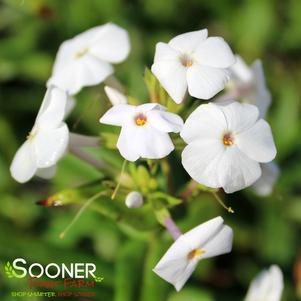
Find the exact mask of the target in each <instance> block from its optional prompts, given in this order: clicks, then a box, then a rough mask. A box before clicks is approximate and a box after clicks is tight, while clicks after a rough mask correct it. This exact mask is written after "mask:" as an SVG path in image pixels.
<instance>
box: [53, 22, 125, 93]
mask: <svg viewBox="0 0 301 301" xmlns="http://www.w3.org/2000/svg"><path fill="white" fill-rule="evenodd" d="M129 50H130V43H129V37H128V34H127V32H126V31H125V30H124V29H122V28H121V27H119V26H117V25H115V24H112V23H108V24H105V25H102V26H97V27H94V28H91V29H89V30H87V31H85V32H83V33H81V34H79V35H77V36H76V37H74V38H73V39H71V40H68V41H65V42H64V43H63V44H62V45H61V46H60V48H59V51H58V53H57V57H56V61H55V64H54V67H53V73H52V76H51V78H50V79H49V81H48V83H47V84H48V85H55V86H57V87H59V88H61V89H63V90H65V91H67V92H68V93H70V94H72V95H73V94H76V93H77V92H79V91H80V90H81V88H82V87H85V86H93V85H96V84H99V83H101V82H102V81H103V80H105V79H106V78H107V77H108V76H109V75H111V74H112V73H113V71H114V69H113V67H112V65H111V64H112V63H113V64H116V63H120V62H122V61H123V60H124V59H125V58H126V57H127V56H128V54H129Z"/></svg>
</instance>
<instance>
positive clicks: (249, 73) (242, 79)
mask: <svg viewBox="0 0 301 301" xmlns="http://www.w3.org/2000/svg"><path fill="white" fill-rule="evenodd" d="M230 75H231V80H230V82H229V86H228V88H229V90H230V91H231V90H232V91H234V92H235V93H236V95H237V97H238V99H239V100H240V101H242V102H244V103H249V104H253V105H255V106H257V107H258V109H259V112H260V117H262V118H264V117H265V115H266V112H267V110H268V108H269V106H270V104H271V93H270V91H269V90H268V88H267V86H266V82H265V76H264V71H263V67H262V63H261V61H260V60H256V61H255V62H254V63H253V64H252V65H251V66H250V67H249V66H248V65H247V64H246V63H245V62H244V61H243V59H242V58H241V57H240V56H238V55H237V56H236V63H235V64H234V65H233V66H232V67H231V68H230Z"/></svg>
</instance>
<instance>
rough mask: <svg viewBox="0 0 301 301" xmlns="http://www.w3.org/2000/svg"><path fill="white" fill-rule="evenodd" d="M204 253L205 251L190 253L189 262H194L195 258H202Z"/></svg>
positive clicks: (199, 250) (198, 250) (196, 250)
mask: <svg viewBox="0 0 301 301" xmlns="http://www.w3.org/2000/svg"><path fill="white" fill-rule="evenodd" d="M204 253H205V251H204V250H202V249H194V250H192V251H190V252H189V253H188V255H187V258H188V260H192V259H194V258H198V257H201V256H202V255H203V254H204Z"/></svg>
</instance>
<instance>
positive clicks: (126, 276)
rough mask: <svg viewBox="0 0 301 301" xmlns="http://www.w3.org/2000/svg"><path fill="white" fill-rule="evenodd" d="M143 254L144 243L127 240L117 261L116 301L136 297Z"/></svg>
mask: <svg viewBox="0 0 301 301" xmlns="http://www.w3.org/2000/svg"><path fill="white" fill-rule="evenodd" d="M143 255H144V245H143V244H142V243H141V242H137V241H129V242H127V243H126V244H124V246H123V247H122V249H121V250H120V252H119V254H118V257H117V261H116V270H115V298H114V301H132V300H135V299H136V298H135V297H136V295H137V290H138V286H139V279H140V278H141V275H140V270H141V267H143V263H142V259H143Z"/></svg>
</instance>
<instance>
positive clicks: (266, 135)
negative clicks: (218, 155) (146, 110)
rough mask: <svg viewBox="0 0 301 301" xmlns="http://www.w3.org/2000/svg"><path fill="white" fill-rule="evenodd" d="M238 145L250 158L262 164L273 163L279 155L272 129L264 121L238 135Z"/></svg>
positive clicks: (259, 121)
mask: <svg viewBox="0 0 301 301" xmlns="http://www.w3.org/2000/svg"><path fill="white" fill-rule="evenodd" d="M236 144H237V146H238V147H239V149H240V150H241V151H242V152H244V153H245V154H246V155H247V156H248V157H249V158H251V159H252V160H255V161H258V162H261V163H267V162H270V161H272V160H273V159H274V158H275V156H276V153H277V151H276V146H275V143H274V139H273V134H272V130H271V127H270V126H269V124H268V123H267V122H266V121H265V120H263V119H260V120H258V121H257V122H256V123H255V125H254V126H252V127H251V128H249V129H248V130H246V131H244V132H242V133H240V134H239V135H237V142H236Z"/></svg>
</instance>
